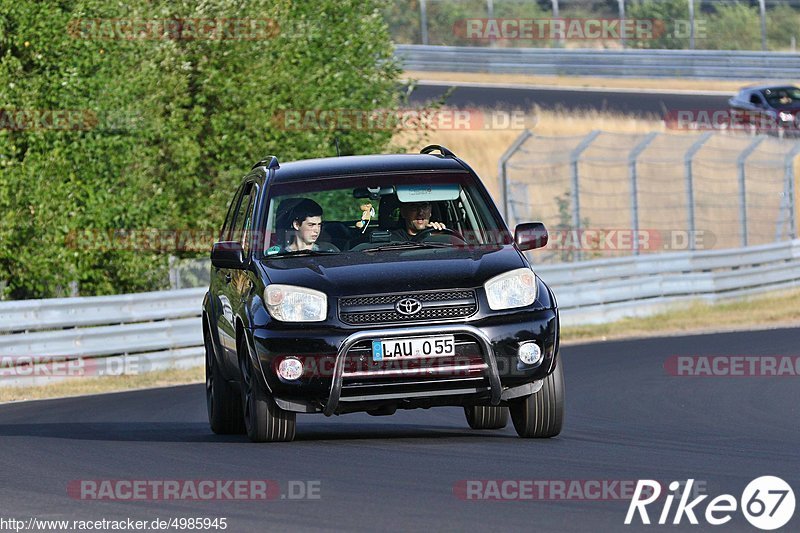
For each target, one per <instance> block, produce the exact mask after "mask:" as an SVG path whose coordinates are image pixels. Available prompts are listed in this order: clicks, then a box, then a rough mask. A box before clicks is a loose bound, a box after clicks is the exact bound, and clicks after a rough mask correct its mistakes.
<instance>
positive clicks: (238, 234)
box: [231, 182, 256, 255]
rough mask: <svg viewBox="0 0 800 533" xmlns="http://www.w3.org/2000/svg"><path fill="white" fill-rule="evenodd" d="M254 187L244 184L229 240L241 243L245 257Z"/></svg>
mask: <svg viewBox="0 0 800 533" xmlns="http://www.w3.org/2000/svg"><path fill="white" fill-rule="evenodd" d="M255 190H256V188H255V186H254V185H253V183H252V182H250V183H246V184H245V186H244V191H243V192H242V200H241V201H240V202H239V207H238V209H237V210H236V217H235V218H234V219H233V232H232V234H231V240H232V241H236V242H240V243H242V248H244V251H245V255H247V254H248V253H249V252H250V241H251V238H250V237H251V236H250V234H249V233H250V232H249V230H250V226H251V223H250V222H251V219H252V217H253V200H254V199H255Z"/></svg>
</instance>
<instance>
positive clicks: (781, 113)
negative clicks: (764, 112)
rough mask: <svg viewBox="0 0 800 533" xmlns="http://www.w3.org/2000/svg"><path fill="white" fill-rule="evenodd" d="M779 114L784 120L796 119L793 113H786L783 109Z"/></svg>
mask: <svg viewBox="0 0 800 533" xmlns="http://www.w3.org/2000/svg"><path fill="white" fill-rule="evenodd" d="M778 116H779V117H781V120H782V121H784V122H789V121H792V120H794V116H793V115H792V114H791V113H784V112H783V111H781V112H780V114H779V115H778Z"/></svg>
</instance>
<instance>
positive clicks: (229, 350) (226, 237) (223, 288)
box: [211, 182, 252, 361]
mask: <svg viewBox="0 0 800 533" xmlns="http://www.w3.org/2000/svg"><path fill="white" fill-rule="evenodd" d="M251 190H252V182H246V183H244V184H242V186H241V187H240V188H239V190H238V191H237V193H236V196H235V197H234V199H233V202H231V207H230V209H229V212H228V217H227V218H226V221H225V225H224V226H223V229H222V232H220V237H219V242H231V241H233V240H234V239H235V237H234V235H236V226H237V220H238V221H242V220H243V219H244V216H243V215H242V211H243V210H244V211H246V210H247V207H248V205H249V203H250V201H251V198H250V196H249V194H248V193H249V192H250V191H251ZM233 270H234V269H230V268H218V267H212V273H211V283H212V289H213V290H212V294H215V295H216V296H217V300H218V301H217V304H218V313H217V316H216V319H217V333H218V339H219V343H220V347H221V348H222V352H223V355H224V356H225V358H226V359H227V360H228V361H231V360H235V354H236V325H235V322H234V303H235V301H233V300H231V297H232V296H233V293H232V290H231V283H232V281H233ZM234 300H235V297H234Z"/></svg>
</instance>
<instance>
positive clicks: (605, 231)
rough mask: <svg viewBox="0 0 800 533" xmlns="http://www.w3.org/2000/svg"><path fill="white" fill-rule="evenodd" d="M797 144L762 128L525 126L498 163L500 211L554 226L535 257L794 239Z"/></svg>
mask: <svg viewBox="0 0 800 533" xmlns="http://www.w3.org/2000/svg"><path fill="white" fill-rule="evenodd" d="M798 153H800V142H797V141H789V140H781V139H777V138H774V137H768V136H765V135H760V136H755V137H748V136H732V135H724V134H719V133H710V132H707V133H702V134H698V135H690V134H682V135H679V134H666V133H646V134H620V133H607V132H600V131H594V132H592V133H590V134H588V135H585V136H576V137H540V136H537V135H533V134H532V133H530V132H527V131H526V132H524V133H523V134H522V135H521V136H520V138H519V139H518V140H517V142H516V143H514V145H513V146H512V147H511V148H510V149H509V150H508V152H506V154H505V155H504V156H503V159H502V160H501V163H500V174H501V175H500V179H501V184H502V185H503V189H504V208H505V215H506V219H507V221H508V223H509V226H511V227H513V226H514V225H515V224H517V223H518V222H525V221H530V220H540V221H543V222H544V223H545V225H546V226H547V227H548V228H549V229H550V233H551V245H550V246H548V248H547V249H546V250H544V251H542V252H539V253H537V261H539V262H561V261H576V260H585V259H592V258H600V257H612V256H619V255H630V254H643V253H654V252H662V251H675V250H699V249H718V248H734V247H740V246H750V245H756V244H766V243H770V242H776V241H781V240H787V239H792V238H796V237H797V217H796V212H797V208H796V200H795V175H796V173H795V158H796V156H797V155H798Z"/></svg>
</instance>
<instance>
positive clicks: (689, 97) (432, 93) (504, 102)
mask: <svg viewBox="0 0 800 533" xmlns="http://www.w3.org/2000/svg"><path fill="white" fill-rule="evenodd" d="M452 87H455V89H454V90H453V92H452V93H451V94H450V96H449V97H448V98H447V99H446V100H445V103H446V104H447V105H451V106H454V107H462V108H463V107H474V106H478V107H486V108H497V109H522V110H526V111H527V110H529V109H531V108H532V107H533V106H534V105H538V106H540V107H542V108H544V109H556V108H562V109H565V110H572V111H580V110H587V109H594V110H598V111H611V112H619V113H628V114H635V115H643V114H651V115H657V116H659V117H663V116H664V115H665V114H666V113H667V112H669V111H682V110H691V111H699V110H717V109H727V108H728V99H729V98H730V97H731V96H732V94H730V95H729V94H724V95H722V94H707V93H705V94H692V93H670V92H666V91H659V92H642V91H630V90H619V89H608V90H600V89H565V88H540V87H535V88H525V87H516V88H513V87H512V88H508V87H487V86H481V85H472V86H470V85H468V84H464V83H454V84H452V85H450V84H446V83H444V84H442V83H436V84H433V83H430V82H428V83H425V82H423V83H420V84H418V85H417V86H416V88H415V89H414V91H413V92H412V93H411V95H410V97H409V100H410V102H411V103H412V104H423V103H427V102H431V101H434V100H438V99H440V98H441V97H442V95H444V94H445V92H446V91H447V90H448V89H449V88H452Z"/></svg>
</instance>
